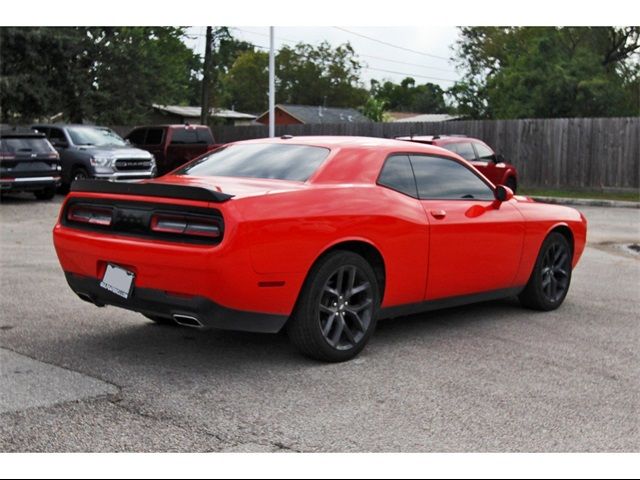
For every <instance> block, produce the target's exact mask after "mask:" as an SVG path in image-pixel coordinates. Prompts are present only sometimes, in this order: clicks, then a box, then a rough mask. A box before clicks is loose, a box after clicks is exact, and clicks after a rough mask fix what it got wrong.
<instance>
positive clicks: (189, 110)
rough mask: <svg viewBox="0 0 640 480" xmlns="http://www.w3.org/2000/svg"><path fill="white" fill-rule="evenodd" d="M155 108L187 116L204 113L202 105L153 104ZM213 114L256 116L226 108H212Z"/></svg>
mask: <svg viewBox="0 0 640 480" xmlns="http://www.w3.org/2000/svg"><path fill="white" fill-rule="evenodd" d="M153 108H154V109H156V110H160V111H163V112H167V113H171V114H173V115H178V116H180V117H186V118H200V114H201V113H202V108H201V107H184V106H182V105H157V104H153ZM211 116H212V117H218V118H231V119H236V120H253V119H255V118H256V116H255V115H251V114H250V113H242V112H236V111H235V110H226V109H224V108H212V109H211Z"/></svg>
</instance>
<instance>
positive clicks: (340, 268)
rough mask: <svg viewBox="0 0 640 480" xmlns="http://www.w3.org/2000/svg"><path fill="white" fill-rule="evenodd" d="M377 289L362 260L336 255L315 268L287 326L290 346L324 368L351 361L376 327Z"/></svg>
mask: <svg viewBox="0 0 640 480" xmlns="http://www.w3.org/2000/svg"><path fill="white" fill-rule="evenodd" d="M379 304H380V294H379V286H378V281H377V278H376V274H375V272H374V270H373V268H372V266H371V265H370V264H369V263H368V262H367V261H366V260H365V259H364V258H363V257H361V256H360V255H358V254H356V253H354V252H350V251H344V250H335V251H333V252H329V253H328V254H326V255H325V256H324V257H322V258H321V259H320V260H319V261H318V262H316V264H315V265H314V266H313V268H312V269H311V271H310V272H309V274H308V276H307V280H306V281H305V283H304V286H303V287H302V291H301V293H300V297H299V298H298V302H297V303H296V307H295V309H294V312H293V314H292V316H291V318H290V319H289V321H288V322H287V333H288V334H289V338H290V339H291V341H292V342H293V344H294V345H295V346H296V347H298V349H299V350H300V351H301V352H302V353H304V354H305V355H307V356H309V357H312V358H315V359H317V360H322V361H326V362H342V361H345V360H349V359H351V358H353V357H355V356H356V355H357V354H358V353H360V352H361V351H362V349H363V348H364V347H365V345H366V344H367V342H368V341H369V338H370V337H371V335H372V334H373V331H374V330H375V326H376V315H377V311H378V307H379Z"/></svg>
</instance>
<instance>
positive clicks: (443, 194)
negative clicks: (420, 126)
mask: <svg viewBox="0 0 640 480" xmlns="http://www.w3.org/2000/svg"><path fill="white" fill-rule="evenodd" d="M411 164H412V166H413V171H414V173H415V176H416V183H417V184H418V195H419V196H420V198H421V199H435V198H438V199H440V198H442V199H448V198H451V199H461V198H475V199H480V200H493V198H494V195H493V191H492V190H491V188H489V186H488V185H487V184H486V183H484V182H483V181H482V180H480V178H479V177H478V176H477V175H476V174H475V173H473V172H472V171H471V170H469V169H468V168H467V167H465V166H464V165H461V164H459V163H458V162H456V161H454V160H447V159H445V158H438V157H429V156H426V155H411Z"/></svg>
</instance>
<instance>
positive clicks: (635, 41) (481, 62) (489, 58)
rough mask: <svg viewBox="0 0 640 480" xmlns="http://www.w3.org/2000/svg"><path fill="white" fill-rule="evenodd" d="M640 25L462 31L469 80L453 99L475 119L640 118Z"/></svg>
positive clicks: (462, 60) (460, 49)
mask: <svg viewBox="0 0 640 480" xmlns="http://www.w3.org/2000/svg"><path fill="white" fill-rule="evenodd" d="M639 37H640V27H624V28H615V27H563V28H556V27H508V28H501V27H471V28H461V39H460V41H459V42H458V44H457V56H458V63H459V66H460V67H461V68H462V70H463V71H464V72H465V78H464V80H463V81H462V82H459V83H457V84H456V85H455V86H454V87H453V88H452V89H451V90H449V94H450V95H451V96H452V98H453V99H454V100H455V101H456V103H457V105H458V110H459V112H460V113H462V114H465V115H468V116H471V117H478V118H482V117H490V118H524V117H581V116H618V115H619V116H623V115H638V114H639V113H640V105H639V103H638V90H639V89H640V83H639V82H640V67H639V63H638V51H639V50H640V44H639Z"/></svg>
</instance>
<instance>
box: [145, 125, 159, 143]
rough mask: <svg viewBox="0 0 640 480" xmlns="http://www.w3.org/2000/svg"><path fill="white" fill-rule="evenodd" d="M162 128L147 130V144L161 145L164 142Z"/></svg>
mask: <svg viewBox="0 0 640 480" xmlns="http://www.w3.org/2000/svg"><path fill="white" fill-rule="evenodd" d="M162 133H163V130H162V128H150V129H149V130H148V131H147V140H146V141H145V145H160V144H161V143H162Z"/></svg>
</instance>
